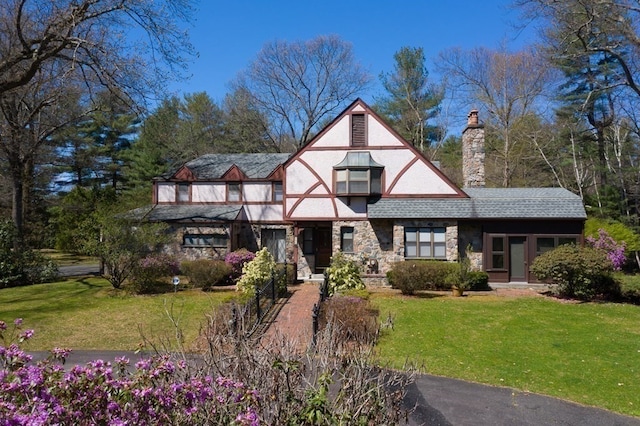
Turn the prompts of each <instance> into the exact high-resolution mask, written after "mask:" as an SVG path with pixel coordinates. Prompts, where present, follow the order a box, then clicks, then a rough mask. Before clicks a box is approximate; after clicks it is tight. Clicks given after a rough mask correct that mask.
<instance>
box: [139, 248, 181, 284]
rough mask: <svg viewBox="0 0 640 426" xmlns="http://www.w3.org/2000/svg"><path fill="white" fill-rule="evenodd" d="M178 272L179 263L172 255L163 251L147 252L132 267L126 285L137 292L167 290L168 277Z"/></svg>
mask: <svg viewBox="0 0 640 426" xmlns="http://www.w3.org/2000/svg"><path fill="white" fill-rule="evenodd" d="M179 272H180V263H179V262H178V261H177V260H176V259H175V258H174V257H173V256H170V255H168V254H164V253H153V254H149V255H147V256H145V257H143V258H142V259H140V260H139V261H138V262H137V263H136V264H135V266H134V267H133V269H132V271H131V276H130V277H129V285H128V287H129V289H130V290H132V291H133V292H134V293H138V294H139V293H154V292H158V291H164V290H168V289H169V287H170V286H169V280H168V277H172V276H174V275H177V274H178V273H179Z"/></svg>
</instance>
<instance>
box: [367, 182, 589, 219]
mask: <svg viewBox="0 0 640 426" xmlns="http://www.w3.org/2000/svg"><path fill="white" fill-rule="evenodd" d="M464 191H465V192H466V193H467V195H469V198H403V199H394V198H382V199H380V200H378V201H377V202H375V203H373V204H370V205H369V209H368V210H369V218H370V219H392V218H405V219H422V218H429V219H586V217H587V214H586V212H585V209H584V205H583V204H582V200H581V199H580V197H578V196H577V195H575V194H573V193H572V192H570V191H568V190H566V189H563V188H465V189H464Z"/></svg>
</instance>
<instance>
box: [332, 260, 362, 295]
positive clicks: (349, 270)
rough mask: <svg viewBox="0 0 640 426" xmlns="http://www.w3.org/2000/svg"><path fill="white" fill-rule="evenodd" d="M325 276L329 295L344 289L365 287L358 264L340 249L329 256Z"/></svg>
mask: <svg viewBox="0 0 640 426" xmlns="http://www.w3.org/2000/svg"><path fill="white" fill-rule="evenodd" d="M327 276H328V277H329V289H328V292H329V296H331V295H333V294H335V293H340V292H342V291H345V290H351V289H364V288H365V285H364V282H363V281H362V277H360V268H359V267H358V264H357V263H356V262H355V261H353V260H351V259H348V258H347V257H346V256H345V255H344V254H343V253H342V252H340V251H339V252H337V253H336V254H334V255H333V256H331V264H330V265H329V267H328V268H327Z"/></svg>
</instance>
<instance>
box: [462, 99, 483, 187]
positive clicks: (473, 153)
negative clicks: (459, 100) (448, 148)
mask: <svg viewBox="0 0 640 426" xmlns="http://www.w3.org/2000/svg"><path fill="white" fill-rule="evenodd" d="M462 179H463V181H464V182H463V188H484V185H485V179H484V125H483V124H480V122H479V120H478V110H477V109H474V110H472V111H471V112H470V113H469V115H468V116H467V127H466V128H465V129H464V131H463V132H462Z"/></svg>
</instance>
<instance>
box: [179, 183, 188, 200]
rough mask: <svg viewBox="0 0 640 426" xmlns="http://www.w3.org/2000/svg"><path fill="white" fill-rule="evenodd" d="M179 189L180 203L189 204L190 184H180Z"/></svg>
mask: <svg viewBox="0 0 640 426" xmlns="http://www.w3.org/2000/svg"><path fill="white" fill-rule="evenodd" d="M177 188H178V202H179V203H188V202H189V184H188V183H179V184H178V185H177Z"/></svg>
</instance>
